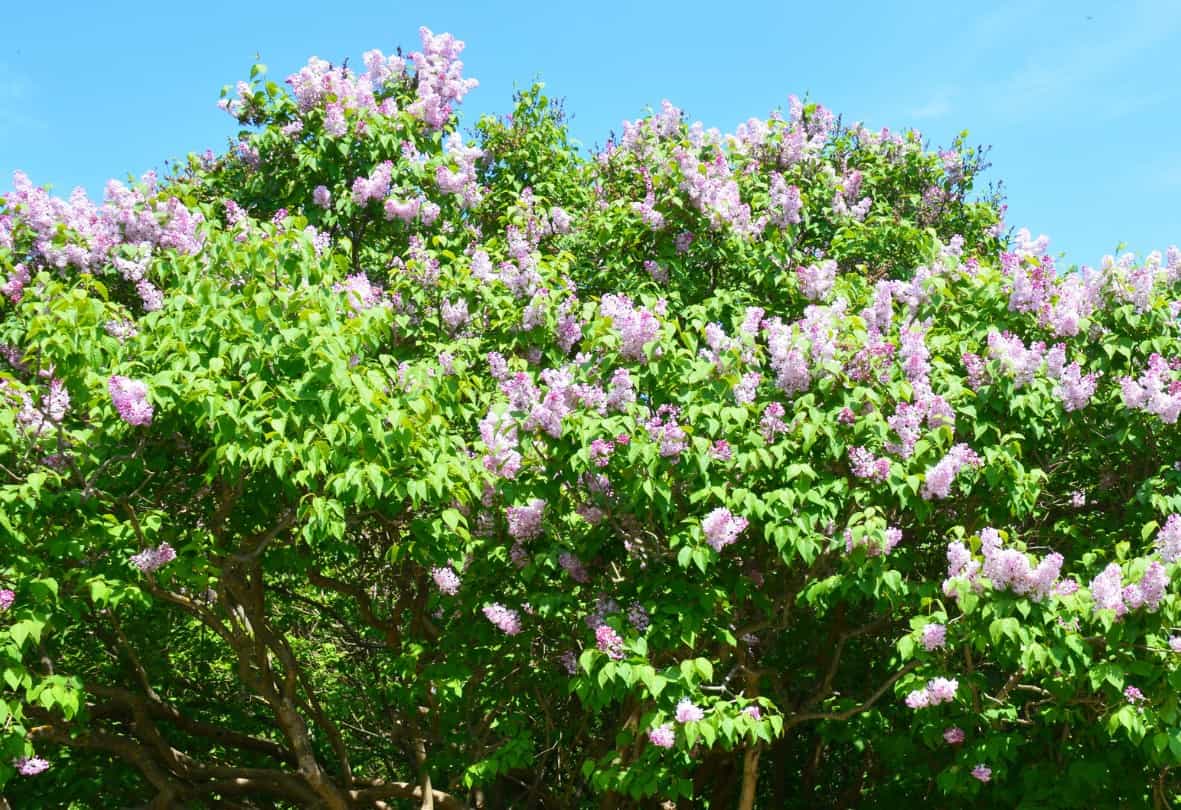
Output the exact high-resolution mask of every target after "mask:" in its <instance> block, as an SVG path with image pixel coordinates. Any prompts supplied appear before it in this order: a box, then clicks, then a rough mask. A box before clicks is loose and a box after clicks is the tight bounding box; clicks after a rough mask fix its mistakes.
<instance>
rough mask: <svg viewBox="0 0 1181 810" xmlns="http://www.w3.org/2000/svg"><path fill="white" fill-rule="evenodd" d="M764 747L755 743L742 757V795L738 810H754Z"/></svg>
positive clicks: (739, 798)
mask: <svg viewBox="0 0 1181 810" xmlns="http://www.w3.org/2000/svg"><path fill="white" fill-rule="evenodd" d="M761 751H762V746H761V745H759V744H758V743H755V744H754V745H752V746H749V747H748V748H747V749H746V754H745V755H744V756H743V757H742V794H741V795H740V796H739V797H738V810H753V808H754V806H755V789H756V788H757V787H758V783H759V753H760V752H761Z"/></svg>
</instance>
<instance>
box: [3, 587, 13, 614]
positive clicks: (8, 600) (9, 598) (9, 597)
mask: <svg viewBox="0 0 1181 810" xmlns="http://www.w3.org/2000/svg"><path fill="white" fill-rule="evenodd" d="M15 601H16V594H15V593H14V592H13V591H12V589H11V588H4V589H3V590H0V613H3V612H4V611H6V610H8V609H9V608H10V607H12V603H13V602H15Z"/></svg>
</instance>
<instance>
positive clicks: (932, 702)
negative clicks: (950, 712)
mask: <svg viewBox="0 0 1181 810" xmlns="http://www.w3.org/2000/svg"><path fill="white" fill-rule="evenodd" d="M959 686H960V684H959V681H957V680H955V679H954V678H932V679H931V680H929V681H927V685H926V686H924V687H923V688H922V689H916V690H914V691H913V692H911V693H910V694H908V695H907V696H906V705H907V706H908V707H910V708H912V709H925V708H927V707H928V706H938V705H939V704H941V703H950V702H951V701H953V700H955V693H956V690H957V689H959Z"/></svg>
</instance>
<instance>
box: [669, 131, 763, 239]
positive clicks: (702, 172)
mask: <svg viewBox="0 0 1181 810" xmlns="http://www.w3.org/2000/svg"><path fill="white" fill-rule="evenodd" d="M673 159H674V161H675V162H676V164H677V167H678V168H679V169H680V172H681V183H680V189H681V191H682V192H684V194H685V196H686V197H688V198H689V202H690V203H691V204H692V205H693V207H694V208H696V209H697V210H698V211H700V212H701V213H702V214H704V215H705V217H706V218H707V219H708V220H709V225H710V228H711V229H712V230H715V231H718V230H722V229H724V228H729V229H730V230H732V231H733V232H734V233H735V234H737V235H738V236H743V237H748V238H749V237H754V236H758V235H759V234H761V233H762V232H763V229H764V228H766V226H767V217H760V218H759V219H757V220H753V219H752V218H751V216H752V215H751V208H750V205H749V204H747V203H744V202H743V201H742V198H741V196H740V194H739V190H738V182H737V180H735V179H734V174H733V172H732V170H731V168H730V163H729V161H727V160H726V155H725V153H724V152H723V151H722V150H721V148H719V147H717V146H715V147H713V150H712V157H711V158H710V159H708V160H705V161H701V160H699V159H698V153H697V151H696V150H689V149H685V148H677V149H676V150H675V151H674V153H673Z"/></svg>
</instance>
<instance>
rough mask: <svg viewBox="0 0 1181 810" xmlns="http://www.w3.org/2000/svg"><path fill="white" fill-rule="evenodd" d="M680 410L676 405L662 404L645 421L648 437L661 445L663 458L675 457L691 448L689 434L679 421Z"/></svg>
mask: <svg viewBox="0 0 1181 810" xmlns="http://www.w3.org/2000/svg"><path fill="white" fill-rule="evenodd" d="M680 412H681V409H680V408H678V407H676V406H675V405H661V406H660V407H659V408H657V409H656V413H655V414H653V415H652V416H651V417H650V418H649V419H648V420H647V421H645V422H644V427H645V428H647V430H648V438H649V439H651V440H652V441H653V442H656V443H657V444H658V445H660V455H661V457H662V458H675V457H677V456H679V455H680V454H681V453H683V452H685V451H686V450H687V449H689V436H688V434H686V433H685V430H684V428H682V427H681V425H680V423H679V422H677V417H678V416H679V415H680Z"/></svg>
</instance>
